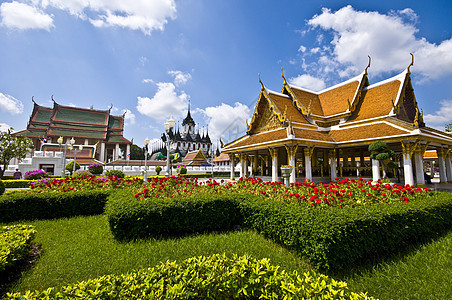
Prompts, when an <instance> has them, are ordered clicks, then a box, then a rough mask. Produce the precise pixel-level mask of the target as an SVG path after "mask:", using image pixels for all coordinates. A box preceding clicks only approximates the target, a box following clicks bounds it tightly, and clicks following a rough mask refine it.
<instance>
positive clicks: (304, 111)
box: [281, 67, 312, 118]
mask: <svg viewBox="0 0 452 300" xmlns="http://www.w3.org/2000/svg"><path fill="white" fill-rule="evenodd" d="M281 76H282V78H283V79H284V83H283V88H282V91H281V93H284V88H285V89H286V90H287V91H288V92H289V94H290V96H291V98H292V102H293V104H294V105H295V107H296V108H297V109H298V111H300V112H301V113H302V114H303V115H304V116H305V117H307V118H308V117H309V116H310V114H311V104H312V99H311V101H310V102H309V106H308V107H307V108H306V107H304V105H302V104H301V103H300V102H298V99H297V97H296V96H295V94H294V93H293V91H292V89H291V88H290V86H289V84H288V83H287V80H286V78H285V77H284V73H283V68H282V67H281Z"/></svg>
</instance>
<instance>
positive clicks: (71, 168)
mask: <svg viewBox="0 0 452 300" xmlns="http://www.w3.org/2000/svg"><path fill="white" fill-rule="evenodd" d="M65 169H66V171H69V173H70V174H71V175H72V171H73V170H74V161H71V162H69V163H68V164H67V165H66V168H65ZM79 169H80V165H79V163H78V162H75V171H77V170H79Z"/></svg>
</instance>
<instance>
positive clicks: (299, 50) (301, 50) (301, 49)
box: [298, 45, 306, 53]
mask: <svg viewBox="0 0 452 300" xmlns="http://www.w3.org/2000/svg"><path fill="white" fill-rule="evenodd" d="M298 52H302V53H304V52H306V47H305V46H303V45H300V47H299V48H298Z"/></svg>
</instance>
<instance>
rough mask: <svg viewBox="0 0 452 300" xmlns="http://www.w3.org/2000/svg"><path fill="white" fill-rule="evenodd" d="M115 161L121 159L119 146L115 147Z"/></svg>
mask: <svg viewBox="0 0 452 300" xmlns="http://www.w3.org/2000/svg"><path fill="white" fill-rule="evenodd" d="M114 159H115V160H118V159H119V144H116V145H115V156H114Z"/></svg>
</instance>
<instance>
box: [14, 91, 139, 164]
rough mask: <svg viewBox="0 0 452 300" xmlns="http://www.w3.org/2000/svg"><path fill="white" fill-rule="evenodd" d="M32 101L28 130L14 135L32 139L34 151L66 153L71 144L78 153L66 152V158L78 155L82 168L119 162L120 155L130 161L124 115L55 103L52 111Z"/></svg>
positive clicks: (50, 108) (129, 143) (51, 108)
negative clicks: (60, 140)
mask: <svg viewBox="0 0 452 300" xmlns="http://www.w3.org/2000/svg"><path fill="white" fill-rule="evenodd" d="M52 100H53V98H52ZM32 101H33V103H34V106H33V111H32V113H31V116H30V119H29V121H28V125H27V129H25V130H22V131H19V132H16V133H15V135H21V136H26V137H28V138H30V139H31V140H32V141H33V144H34V146H35V149H34V150H35V151H42V152H44V153H45V152H63V151H64V148H65V145H69V144H70V141H71V140H72V141H75V142H73V143H74V145H73V148H74V149H75V151H73V150H72V151H71V150H68V149H67V148H66V151H65V152H66V158H69V159H70V158H73V157H74V156H75V155H76V156H77V162H79V163H80V164H87V165H88V164H91V163H93V162H96V161H97V162H101V163H107V162H110V161H115V160H118V159H120V156H121V152H122V153H124V156H125V157H124V159H128V158H129V155H128V154H129V153H130V145H131V144H132V143H131V142H130V141H129V140H128V139H126V138H125V137H124V136H123V130H124V115H120V116H115V115H112V114H111V113H110V109H109V110H95V109H93V108H79V107H72V106H63V105H60V104H58V103H56V102H55V100H53V107H45V106H41V105H39V104H37V103H36V102H35V101H34V100H33V99H32ZM60 137H62V138H63V141H62V143H61V144H59V143H58V139H59V138H60ZM80 146H81V147H80ZM80 148H81V149H80Z"/></svg>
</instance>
